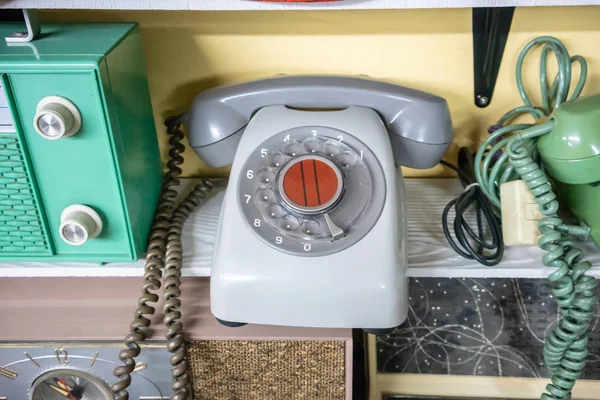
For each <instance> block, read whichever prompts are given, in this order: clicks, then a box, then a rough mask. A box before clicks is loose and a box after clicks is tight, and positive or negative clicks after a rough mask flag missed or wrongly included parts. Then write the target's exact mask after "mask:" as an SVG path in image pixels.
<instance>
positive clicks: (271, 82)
mask: <svg viewBox="0 0 600 400" xmlns="http://www.w3.org/2000/svg"><path fill="white" fill-rule="evenodd" d="M273 105H285V106H287V107H292V108H321V109H340V108H346V107H348V106H350V105H352V106H359V107H365V108H370V109H372V110H374V111H375V112H377V114H378V115H379V117H380V118H381V121H383V123H384V124H385V126H386V128H387V130H388V131H389V138H390V142H391V146H392V149H393V154H394V159H395V161H396V163H397V164H399V165H404V166H406V167H411V168H421V169H423V168H431V167H433V166H435V165H436V164H437V163H438V162H439V160H440V159H441V157H442V155H443V153H444V152H445V151H446V149H447V148H448V146H449V145H450V142H451V141H452V123H451V120H450V112H449V110H448V105H447V103H446V101H445V100H444V99H442V98H440V97H437V96H434V95H432V94H428V93H424V92H421V91H418V90H413V89H409V88H405V87H402V86H397V85H393V84H389V83H385V82H379V81H375V80H370V79H364V78H355V77H339V76H282V77H276V78H270V79H263V80H257V81H252V82H247V83H242V84H238V85H233V86H227V87H217V88H214V89H209V90H207V91H205V92H202V93H201V94H200V95H198V96H197V97H196V99H195V100H194V103H193V105H192V109H191V111H190V113H189V119H188V127H189V141H190V145H191V146H192V147H193V148H194V150H195V151H196V152H197V153H198V155H200V157H201V158H202V160H204V162H206V163H207V164H208V165H210V166H211V167H221V166H225V165H229V164H231V163H232V162H233V160H234V156H235V151H236V148H237V144H238V143H239V141H240V139H241V137H242V134H243V133H244V130H245V128H246V126H247V124H248V121H249V120H250V119H251V118H252V116H253V115H254V114H255V113H256V112H257V111H258V110H260V109H261V108H263V107H266V106H273Z"/></svg>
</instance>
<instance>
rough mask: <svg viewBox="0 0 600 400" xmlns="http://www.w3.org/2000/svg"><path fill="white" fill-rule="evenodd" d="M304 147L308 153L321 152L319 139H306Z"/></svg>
mask: <svg viewBox="0 0 600 400" xmlns="http://www.w3.org/2000/svg"><path fill="white" fill-rule="evenodd" d="M303 146H304V150H306V152H307V153H316V152H318V151H320V150H321V142H320V141H319V139H317V138H314V137H309V138H307V139H305V140H304V143H303Z"/></svg>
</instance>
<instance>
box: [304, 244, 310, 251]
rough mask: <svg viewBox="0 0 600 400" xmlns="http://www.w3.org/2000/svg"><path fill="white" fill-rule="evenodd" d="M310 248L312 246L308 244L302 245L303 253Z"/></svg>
mask: <svg viewBox="0 0 600 400" xmlns="http://www.w3.org/2000/svg"><path fill="white" fill-rule="evenodd" d="M311 248H312V246H311V245H310V244H308V243H307V244H305V245H304V251H310V249H311Z"/></svg>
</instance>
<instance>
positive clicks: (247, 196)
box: [244, 194, 252, 204]
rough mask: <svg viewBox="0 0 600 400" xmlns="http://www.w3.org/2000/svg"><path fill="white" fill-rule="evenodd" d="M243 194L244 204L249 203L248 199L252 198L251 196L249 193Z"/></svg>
mask: <svg viewBox="0 0 600 400" xmlns="http://www.w3.org/2000/svg"><path fill="white" fill-rule="evenodd" d="M244 196H245V197H246V204H248V203H250V199H251V198H252V196H250V195H249V194H245V195H244Z"/></svg>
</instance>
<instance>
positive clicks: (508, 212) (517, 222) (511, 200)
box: [500, 180, 543, 246]
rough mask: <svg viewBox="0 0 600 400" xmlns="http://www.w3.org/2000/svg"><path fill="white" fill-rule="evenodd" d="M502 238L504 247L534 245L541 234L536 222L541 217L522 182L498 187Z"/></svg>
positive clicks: (531, 196)
mask: <svg viewBox="0 0 600 400" xmlns="http://www.w3.org/2000/svg"><path fill="white" fill-rule="evenodd" d="M500 202H501V206H502V236H503V239H504V244H505V245H506V246H518V245H535V244H537V242H538V239H539V238H540V236H541V234H540V232H539V230H538V221H539V220H540V219H541V218H542V217H543V215H542V213H541V212H540V210H539V207H538V205H537V203H536V202H535V199H534V198H533V195H532V194H531V192H530V191H529V189H528V188H527V185H526V184H525V182H523V181H522V180H517V181H512V182H507V183H503V184H502V185H501V186H500Z"/></svg>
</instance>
